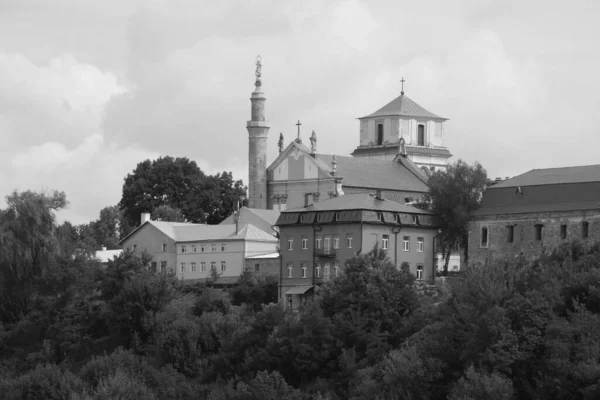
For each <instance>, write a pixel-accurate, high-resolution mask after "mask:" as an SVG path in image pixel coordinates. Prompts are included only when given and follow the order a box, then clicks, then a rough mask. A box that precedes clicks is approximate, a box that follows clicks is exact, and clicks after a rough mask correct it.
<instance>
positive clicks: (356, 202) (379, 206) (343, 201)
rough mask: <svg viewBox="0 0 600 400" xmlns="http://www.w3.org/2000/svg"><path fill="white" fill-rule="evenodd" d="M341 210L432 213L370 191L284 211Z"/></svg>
mask: <svg viewBox="0 0 600 400" xmlns="http://www.w3.org/2000/svg"><path fill="white" fill-rule="evenodd" d="M341 210H369V211H389V212H400V213H407V214H425V215H432V214H431V213H430V212H428V211H424V210H421V209H420V208H416V207H413V206H409V205H406V204H400V203H397V202H395V201H392V200H386V199H378V198H377V197H375V196H373V195H372V194H369V193H356V194H346V195H343V196H339V197H333V198H331V199H327V200H323V201H320V202H318V203H313V204H311V205H310V206H308V207H298V208H292V209H289V210H285V211H282V213H288V212H301V211H341Z"/></svg>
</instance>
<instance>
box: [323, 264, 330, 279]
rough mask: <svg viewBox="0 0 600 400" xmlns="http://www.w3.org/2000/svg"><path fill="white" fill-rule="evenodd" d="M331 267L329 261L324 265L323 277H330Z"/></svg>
mask: <svg viewBox="0 0 600 400" xmlns="http://www.w3.org/2000/svg"><path fill="white" fill-rule="evenodd" d="M330 269H331V265H330V264H329V263H325V265H324V266H323V278H325V279H327V278H329V274H330Z"/></svg>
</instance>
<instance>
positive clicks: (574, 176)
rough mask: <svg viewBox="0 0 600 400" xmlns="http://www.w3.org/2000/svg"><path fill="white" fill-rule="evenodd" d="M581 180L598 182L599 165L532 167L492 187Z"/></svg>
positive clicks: (599, 177)
mask: <svg viewBox="0 0 600 400" xmlns="http://www.w3.org/2000/svg"><path fill="white" fill-rule="evenodd" d="M581 182H600V165H584V166H579V167H562V168H546V169H532V170H531V171H529V172H525V173H524V174H521V175H519V176H515V177H514V178H511V179H507V180H505V181H502V182H499V183H497V184H495V185H494V186H493V188H504V187H517V186H537V185H556V184H562V183H581Z"/></svg>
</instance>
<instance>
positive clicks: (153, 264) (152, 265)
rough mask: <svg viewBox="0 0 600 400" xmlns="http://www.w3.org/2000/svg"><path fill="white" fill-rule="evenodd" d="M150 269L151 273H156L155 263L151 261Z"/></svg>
mask: <svg viewBox="0 0 600 400" xmlns="http://www.w3.org/2000/svg"><path fill="white" fill-rule="evenodd" d="M150 267H151V268H152V271H154V272H158V271H157V270H156V261H152V262H151V263H150Z"/></svg>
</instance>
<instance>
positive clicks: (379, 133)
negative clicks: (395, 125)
mask: <svg viewBox="0 0 600 400" xmlns="http://www.w3.org/2000/svg"><path fill="white" fill-rule="evenodd" d="M382 144H383V124H377V145H379V146H381V145H382Z"/></svg>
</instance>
